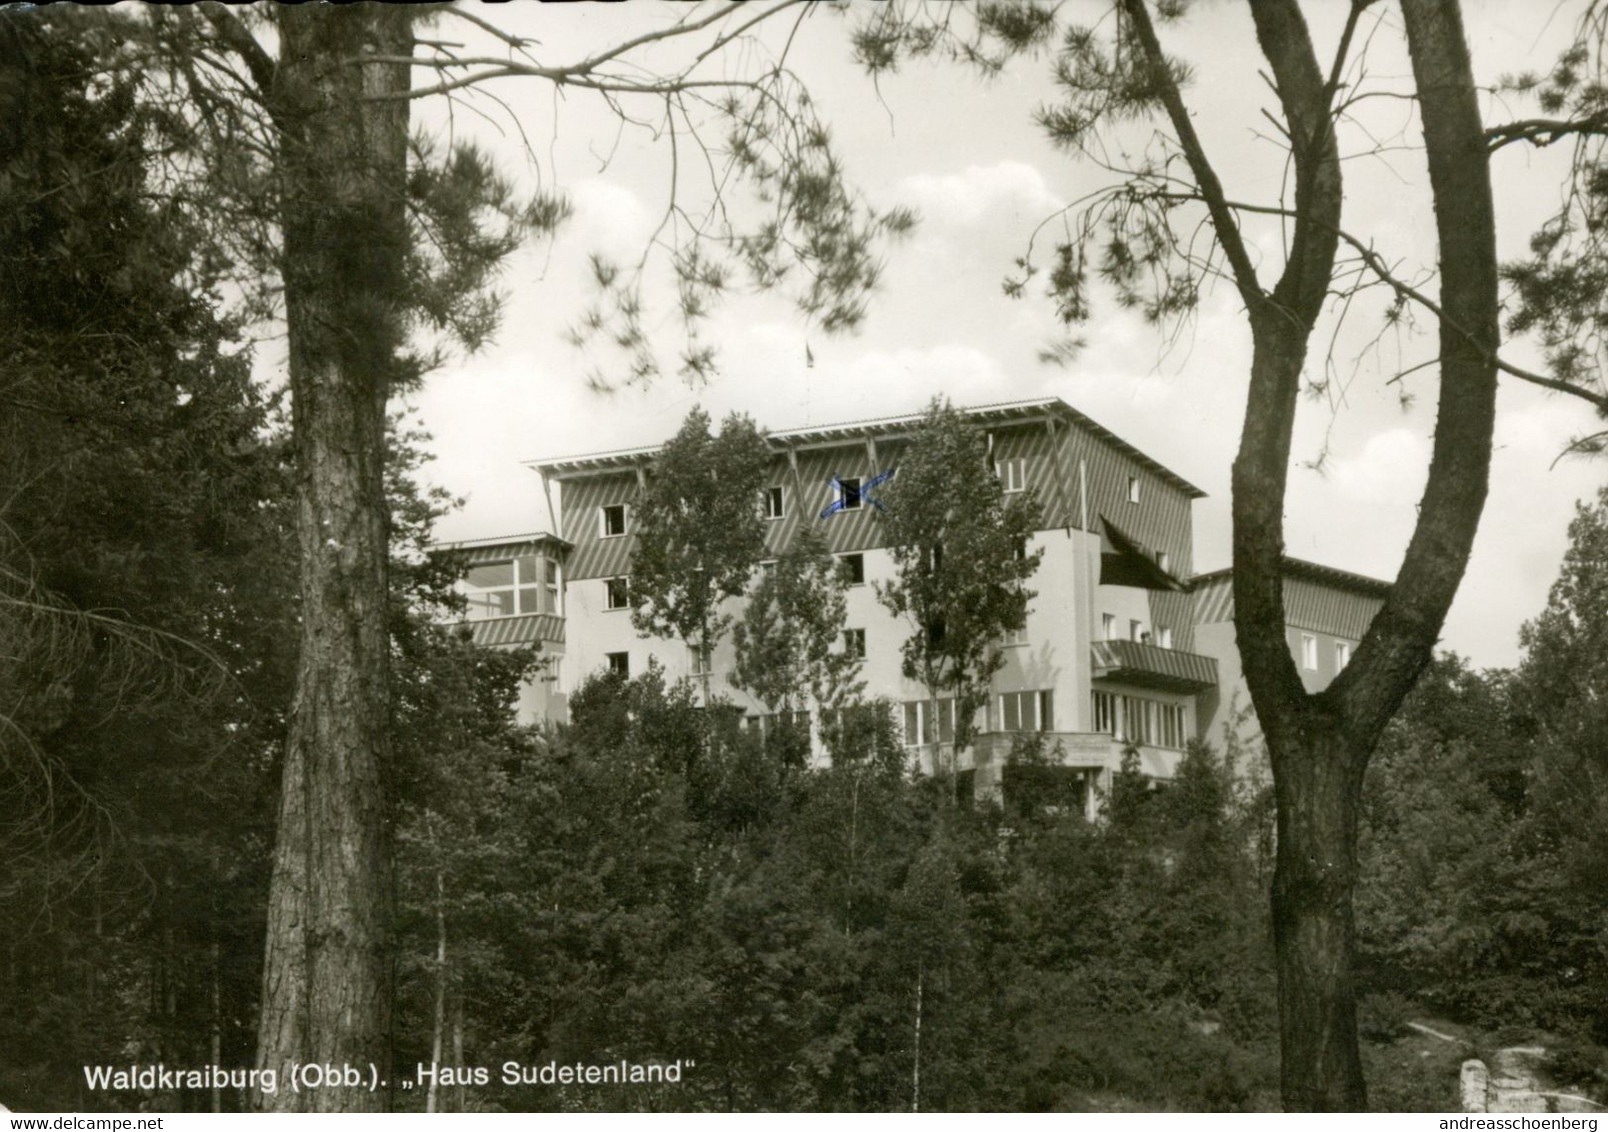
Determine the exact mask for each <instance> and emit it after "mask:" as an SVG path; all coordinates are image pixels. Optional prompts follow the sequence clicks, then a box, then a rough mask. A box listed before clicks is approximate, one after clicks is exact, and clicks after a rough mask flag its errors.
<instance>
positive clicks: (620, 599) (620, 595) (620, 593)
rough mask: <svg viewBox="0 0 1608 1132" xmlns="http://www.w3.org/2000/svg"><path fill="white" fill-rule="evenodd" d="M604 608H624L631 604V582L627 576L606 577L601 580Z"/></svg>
mask: <svg viewBox="0 0 1608 1132" xmlns="http://www.w3.org/2000/svg"><path fill="white" fill-rule="evenodd" d="M603 591H604V594H605V596H606V600H605V601H604V603H603V607H604V608H605V609H624V608H626V607H627V606H629V605H630V604H631V582H630V579H628V578H606V579H604V581H603Z"/></svg>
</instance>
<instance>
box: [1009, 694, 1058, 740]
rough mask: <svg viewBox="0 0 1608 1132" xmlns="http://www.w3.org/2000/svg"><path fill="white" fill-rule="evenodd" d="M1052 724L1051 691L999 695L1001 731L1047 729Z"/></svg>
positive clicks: (1052, 705) (1052, 699) (1052, 725)
mask: <svg viewBox="0 0 1608 1132" xmlns="http://www.w3.org/2000/svg"><path fill="white" fill-rule="evenodd" d="M1054 724H1055V711H1054V693H1052V692H1047V691H1046V692H1005V693H1003V694H1002V695H1001V696H1000V697H999V729H1000V730H1001V731H1049V730H1051V729H1052V728H1053V727H1054Z"/></svg>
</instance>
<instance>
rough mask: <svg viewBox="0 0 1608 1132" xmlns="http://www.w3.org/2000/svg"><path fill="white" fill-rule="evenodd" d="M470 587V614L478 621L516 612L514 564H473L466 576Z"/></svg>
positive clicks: (465, 578) (507, 615)
mask: <svg viewBox="0 0 1608 1132" xmlns="http://www.w3.org/2000/svg"><path fill="white" fill-rule="evenodd" d="M464 584H465V585H466V586H467V587H468V588H469V616H470V617H471V618H472V619H473V620H476V621H479V620H482V619H484V618H487V617H512V616H513V614H514V600H515V599H514V592H515V591H514V564H513V563H512V562H493V563H489V564H487V565H485V566H471V567H469V573H468V574H467V575H465V577H464Z"/></svg>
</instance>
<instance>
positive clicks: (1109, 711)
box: [1089, 689, 1121, 738]
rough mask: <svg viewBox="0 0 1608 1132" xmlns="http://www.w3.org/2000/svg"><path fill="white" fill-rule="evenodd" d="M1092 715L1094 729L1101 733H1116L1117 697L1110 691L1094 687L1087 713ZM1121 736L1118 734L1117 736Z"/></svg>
mask: <svg viewBox="0 0 1608 1132" xmlns="http://www.w3.org/2000/svg"><path fill="white" fill-rule="evenodd" d="M1089 714H1090V715H1091V716H1092V717H1093V721H1094V730H1095V731H1097V732H1099V733H1100V734H1102V735H1118V728H1117V697H1115V696H1113V695H1112V694H1111V693H1110V692H1102V691H1099V690H1098V689H1096V691H1095V693H1094V703H1093V705H1092V710H1091V711H1090V713H1089ZM1120 737H1121V736H1120V735H1118V738H1120Z"/></svg>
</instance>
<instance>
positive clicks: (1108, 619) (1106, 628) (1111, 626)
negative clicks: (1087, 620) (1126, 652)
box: [1100, 613, 1117, 641]
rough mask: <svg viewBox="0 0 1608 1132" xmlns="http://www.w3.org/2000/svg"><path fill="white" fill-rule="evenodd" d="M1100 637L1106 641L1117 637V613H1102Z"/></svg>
mask: <svg viewBox="0 0 1608 1132" xmlns="http://www.w3.org/2000/svg"><path fill="white" fill-rule="evenodd" d="M1100 638H1101V640H1106V641H1114V640H1116V639H1117V615H1116V614H1115V613H1102V614H1100Z"/></svg>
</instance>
